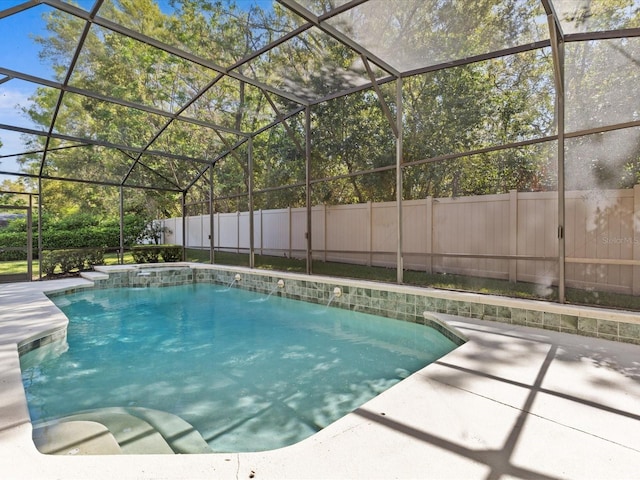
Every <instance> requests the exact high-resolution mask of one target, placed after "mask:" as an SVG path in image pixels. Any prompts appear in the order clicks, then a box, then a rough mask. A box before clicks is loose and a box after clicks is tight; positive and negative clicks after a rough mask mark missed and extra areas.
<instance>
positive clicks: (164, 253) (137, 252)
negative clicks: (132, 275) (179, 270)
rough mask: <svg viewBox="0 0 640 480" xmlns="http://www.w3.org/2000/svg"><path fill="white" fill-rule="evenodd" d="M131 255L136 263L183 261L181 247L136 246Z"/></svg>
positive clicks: (132, 248)
mask: <svg viewBox="0 0 640 480" xmlns="http://www.w3.org/2000/svg"><path fill="white" fill-rule="evenodd" d="M131 255H132V256H133V260H134V262H136V263H157V262H158V259H159V258H162V261H163V262H178V261H180V260H181V259H182V247H181V246H180V245H135V246H133V247H131Z"/></svg>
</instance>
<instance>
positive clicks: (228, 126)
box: [0, 0, 640, 191]
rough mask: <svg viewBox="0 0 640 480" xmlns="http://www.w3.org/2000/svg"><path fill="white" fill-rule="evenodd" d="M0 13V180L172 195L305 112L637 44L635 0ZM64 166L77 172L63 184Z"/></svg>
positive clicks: (315, 1) (105, 4)
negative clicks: (420, 79)
mask: <svg viewBox="0 0 640 480" xmlns="http://www.w3.org/2000/svg"><path fill="white" fill-rule="evenodd" d="M0 9H1V10H0V39H1V41H2V49H0V142H1V143H2V146H1V147H0V175H7V174H9V175H14V174H15V175H27V176H32V177H34V178H37V177H41V178H53V179H65V180H79V181H89V182H95V183H104V184H109V185H123V186H132V187H145V188H159V189H167V190H176V191H184V190H185V189H186V188H188V186H189V185H190V184H191V182H192V181H193V180H194V179H196V178H198V176H199V175H201V174H202V172H203V170H204V169H206V168H207V167H208V166H209V165H210V164H211V163H213V162H215V161H217V160H218V159H219V158H222V157H223V156H224V155H225V154H226V153H228V152H229V151H230V150H232V149H234V148H235V147H237V146H239V145H242V144H243V143H245V142H246V141H247V139H248V138H250V137H251V136H253V135H255V134H256V133H257V132H260V131H262V130H264V129H266V128H269V127H270V126H272V125H275V124H278V123H279V122H281V121H282V120H283V119H285V118H289V117H291V116H293V115H296V114H298V113H300V112H302V111H303V110H304V109H305V108H306V107H307V106H310V105H316V104H319V103H322V102H324V101H326V100H328V99H332V98H336V97H339V96H343V95H347V94H349V93H355V92H358V91H361V90H365V89H370V88H372V87H375V88H378V87H379V86H380V85H383V84H385V83H388V82H391V81H394V80H396V79H398V78H403V77H410V76H413V75H416V74H420V73H425V72H429V71H433V70H439V69H443V68H450V67H452V66H456V65H463V64H466V63H472V62H477V61H481V60H485V59H490V58H496V57H501V56H505V55H510V54H513V53H517V52H522V51H528V50H533V49H543V48H546V47H549V46H550V45H551V43H552V42H555V41H559V42H561V43H569V42H573V41H585V40H590V39H612V38H626V37H637V36H639V35H640V20H639V19H640V14H638V11H639V10H640V2H638V1H636V0H634V1H610V0H594V1H587V0H555V1H552V0H542V1H540V0H495V1H482V2H478V1H476V0H352V1H346V0H279V1H268V0H235V2H233V3H232V4H231V5H229V4H228V3H227V2H219V1H217V0H182V1H179V0H157V1H153V0H119V1H118V0H96V1H93V0H78V1H77V2H67V1H62V0H42V1H39V0H30V1H25V2H21V1H17V0H3V1H2V2H0ZM34 99H38V102H34ZM43 105H46V106H47V108H43ZM69 152H73V155H69ZM65 159H67V160H65ZM60 161H68V162H78V165H80V164H82V168H80V167H78V168H77V169H75V170H74V169H67V170H66V171H75V172H76V174H75V175H74V176H69V175H68V174H65V176H64V177H63V176H61V174H60V173H59V172H58V171H57V169H56V165H58V164H59V162H60ZM87 165H89V166H90V168H89V167H87ZM170 171H174V172H180V175H167V172H170Z"/></svg>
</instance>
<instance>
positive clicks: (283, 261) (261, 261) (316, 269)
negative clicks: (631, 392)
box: [0, 249, 640, 311]
mask: <svg viewBox="0 0 640 480" xmlns="http://www.w3.org/2000/svg"><path fill="white" fill-rule="evenodd" d="M104 259H105V264H106V265H117V264H118V263H119V261H118V255H117V253H107V254H105V256H104ZM186 259H187V261H189V262H199V263H209V252H208V251H207V250H197V249H187V251H186ZM124 263H125V264H132V263H134V261H133V257H132V256H131V254H130V253H126V254H125V256H124ZM215 263H216V264H220V265H231V266H243V267H248V266H249V255H248V254H242V253H230V252H216V253H215ZM255 265H256V268H259V269H263V270H274V271H282V272H298V273H304V272H306V262H305V261H304V260H299V259H294V258H286V257H273V256H265V255H255ZM312 267H313V273H314V274H317V275H329V276H334V277H343V278H357V279H362V280H371V281H378V282H387V283H395V281H396V270H395V269H394V268H384V267H368V266H366V265H352V264H347V263H336V262H321V261H317V260H316V261H314V262H313V266H312ZM33 268H34V273H35V278H36V279H37V272H38V265H37V263H36V262H34V265H33ZM26 271H27V262H26V261H14V262H0V275H14V274H23V273H26ZM404 282H405V284H408V285H415V286H418V287H432V288H439V289H443V290H458V291H466V292H477V293H486V294H492V295H503V296H508V297H516V298H530V299H537V300H548V301H555V300H556V299H557V295H558V292H557V287H543V286H541V285H536V284H532V283H525V282H518V283H512V282H509V281H506V280H494V279H486V278H478V277H468V276H464V275H449V274H428V273H426V272H418V271H414V270H406V271H405V272H404ZM566 297H567V302H568V303H575V304H580V305H597V306H604V307H612V308H622V309H626V310H636V311H640V297H635V296H632V295H622V294H618V293H610V292H592V291H585V290H579V289H573V288H567V289H566Z"/></svg>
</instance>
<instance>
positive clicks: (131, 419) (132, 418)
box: [34, 407, 211, 454]
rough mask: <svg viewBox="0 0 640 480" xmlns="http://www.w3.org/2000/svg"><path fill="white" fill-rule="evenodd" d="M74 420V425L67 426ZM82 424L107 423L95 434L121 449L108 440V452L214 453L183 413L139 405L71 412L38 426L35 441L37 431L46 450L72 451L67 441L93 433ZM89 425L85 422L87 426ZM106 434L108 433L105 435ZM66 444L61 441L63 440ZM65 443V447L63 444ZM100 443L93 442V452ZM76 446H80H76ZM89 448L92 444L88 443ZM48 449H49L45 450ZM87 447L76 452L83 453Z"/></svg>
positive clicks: (77, 441) (80, 439)
mask: <svg viewBox="0 0 640 480" xmlns="http://www.w3.org/2000/svg"><path fill="white" fill-rule="evenodd" d="M67 424H72V425H73V426H65V425H67ZM80 424H94V425H99V426H100V427H103V430H100V429H97V428H96V431H95V434H96V435H98V437H99V438H102V436H105V437H106V436H111V437H112V438H113V439H114V441H115V443H116V446H117V447H118V448H119V449H120V451H119V452H114V451H113V446H112V445H107V441H106V440H105V445H104V454H112V453H122V454H171V453H210V452H211V449H210V447H209V445H208V444H207V443H206V442H205V441H204V439H203V438H202V436H201V435H200V434H199V433H198V432H197V430H196V429H195V428H193V426H191V425H190V424H189V423H187V422H185V421H184V420H183V419H181V418H180V417H178V416H176V415H173V414H170V413H167V412H161V411H159V410H151V409H146V408H136V407H127V408H120V407H113V408H102V409H97V410H90V411H85V412H80V413H77V414H73V415H69V416H67V417H64V418H61V419H58V420H56V421H55V422H51V423H49V424H47V425H43V426H41V427H39V428H37V429H34V442H35V440H36V431H37V432H38V438H39V440H38V442H39V443H40V445H38V442H36V445H37V446H38V449H39V450H40V451H41V452H43V453H58V454H65V453H68V449H67V450H65V448H66V447H63V446H64V445H67V444H74V445H76V444H83V442H85V441H87V439H89V440H91V439H92V437H91V436H90V435H88V434H87V433H86V432H85V430H84V429H82V428H79V425H80ZM86 428H88V426H87V425H85V429H86ZM105 432H106V434H108V435H105ZM60 443H61V444H62V445H59V444H60ZM62 447H63V448H62ZM98 447H99V445H95V446H91V449H92V450H93V452H92V453H94V454H95V453H103V452H96V451H95V449H96V448H98ZM72 448H78V447H77V446H74V447H72ZM86 448H89V447H86ZM45 450H46V452H45ZM83 452H84V447H83V449H80V451H77V452H75V453H83Z"/></svg>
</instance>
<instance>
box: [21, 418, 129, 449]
mask: <svg viewBox="0 0 640 480" xmlns="http://www.w3.org/2000/svg"><path fill="white" fill-rule="evenodd" d="M33 443H35V445H36V448H37V449H38V451H39V452H40V453H46V454H49V455H117V454H120V453H122V449H121V448H120V445H118V442H117V440H116V439H115V437H114V436H113V435H112V434H111V432H109V429H107V427H105V426H104V425H102V424H101V423H97V422H87V421H69V422H63V423H51V424H45V425H42V426H40V427H38V428H34V429H33Z"/></svg>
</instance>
